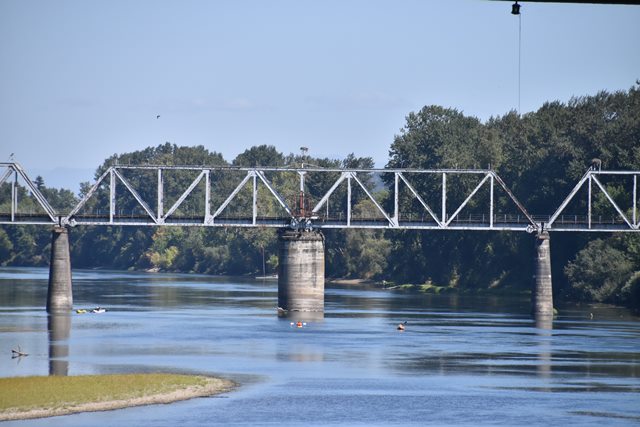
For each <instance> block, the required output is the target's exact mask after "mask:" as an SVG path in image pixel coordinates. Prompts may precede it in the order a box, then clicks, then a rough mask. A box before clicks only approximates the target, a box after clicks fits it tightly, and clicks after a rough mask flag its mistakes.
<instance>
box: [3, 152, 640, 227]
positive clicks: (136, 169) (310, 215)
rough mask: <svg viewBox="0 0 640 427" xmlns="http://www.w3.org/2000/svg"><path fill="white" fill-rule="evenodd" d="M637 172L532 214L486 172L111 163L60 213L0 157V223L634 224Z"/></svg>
mask: <svg viewBox="0 0 640 427" xmlns="http://www.w3.org/2000/svg"><path fill="white" fill-rule="evenodd" d="M638 175H640V172H633V171H599V170H593V169H590V170H588V171H587V172H586V173H585V175H584V176H583V177H582V179H581V180H580V181H579V182H578V183H577V184H576V186H575V187H574V189H573V190H572V191H571V193H570V194H569V195H568V196H567V197H566V199H565V200H564V201H563V202H562V203H561V205H560V206H559V208H558V209H557V210H556V212H554V213H553V214H552V215H545V216H537V215H531V214H529V212H527V210H526V209H525V207H524V206H523V205H522V204H521V203H520V202H519V201H518V199H517V198H516V197H515V195H514V194H513V193H512V192H511V190H510V189H509V188H508V187H507V185H506V184H505V183H504V181H503V180H502V179H501V178H500V177H499V176H498V174H497V173H496V172H495V171H493V170H481V169H435V170H417V169H330V168H317V167H310V168H309V167H305V168H302V167H300V168H289V167H282V168H274V167H254V168H244V167H222V166H202V167H200V166H151V165H149V166H118V165H116V166H111V167H109V168H107V169H106V170H105V171H104V172H103V173H102V174H101V175H100V176H99V178H98V179H97V180H96V182H95V183H94V184H93V185H92V186H91V188H90V189H89V190H88V191H87V192H86V193H85V194H84V196H83V198H82V200H80V202H79V203H77V205H76V206H75V207H73V208H72V209H71V210H70V211H69V212H68V213H66V214H60V213H57V212H56V211H55V210H54V209H53V208H52V207H51V205H50V204H49V202H48V201H47V199H46V198H45V197H44V196H43V195H42V193H41V192H40V191H39V189H38V188H37V186H36V185H35V184H34V183H33V182H32V181H31V180H30V179H29V177H28V176H27V175H26V173H25V172H24V170H23V169H22V167H21V166H20V165H19V164H18V163H0V186H3V187H0V188H5V187H6V185H7V184H8V185H9V186H10V192H11V196H10V203H4V204H3V205H0V224H57V225H62V226H71V227H75V226H78V225H107V226H197V227H277V228H282V227H291V228H307V229H309V228H320V229H323V228H370V229H412V230H420V229H423V230H503V231H526V232H530V233H531V232H539V231H542V230H543V229H544V230H547V231H607V232H611V231H638V230H639V229H640V222H639V220H638V215H637V196H638V194H637V177H638ZM611 177H613V181H611V182H607V181H606V178H611ZM11 178H12V179H11ZM21 186H22V187H21ZM620 187H624V188H625V191H617V190H616V189H618V190H619V188H620ZM629 187H631V188H632V189H631V190H629ZM20 188H23V189H24V190H23V193H24V194H23V195H22V199H25V200H20V197H19V194H20V191H19V190H20ZM381 189H384V191H385V192H386V197H383V198H380V197H379V194H380V191H379V190H381ZM627 193H631V194H632V201H631V202H630V203H629V201H628V200H627V201H623V202H621V201H620V200H619V199H620V197H621V195H622V194H627ZM21 202H22V204H27V205H28V206H29V209H27V210H25V209H24V208H21ZM607 208H608V210H607ZM576 211H578V212H582V214H580V215H577V214H575V212H576ZM603 213H605V214H604V215H603Z"/></svg>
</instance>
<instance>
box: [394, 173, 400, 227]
mask: <svg viewBox="0 0 640 427" xmlns="http://www.w3.org/2000/svg"><path fill="white" fill-rule="evenodd" d="M399 174H400V173H399V172H394V174H393V176H394V183H393V195H394V196H393V222H394V223H395V225H396V227H397V226H398V224H399V223H400V222H399V221H400V212H398V205H399V203H398V198H399V197H400V196H399V194H398V188H399V187H398V181H399V179H400V177H399V176H398V175H399Z"/></svg>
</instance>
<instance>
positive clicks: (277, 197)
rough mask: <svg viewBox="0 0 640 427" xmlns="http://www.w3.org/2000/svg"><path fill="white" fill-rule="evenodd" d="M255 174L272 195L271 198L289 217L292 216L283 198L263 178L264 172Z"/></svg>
mask: <svg viewBox="0 0 640 427" xmlns="http://www.w3.org/2000/svg"><path fill="white" fill-rule="evenodd" d="M256 174H257V175H258V178H260V181H262V182H263V184H264V185H266V187H267V188H268V189H269V191H270V192H271V194H273V197H275V198H276V200H277V201H278V203H280V206H282V207H283V208H284V210H286V211H287V213H288V214H289V215H290V216H293V212H292V211H291V208H289V205H287V203H286V202H285V201H284V198H283V197H282V196H281V195H280V193H278V191H276V189H275V188H273V186H272V185H271V183H270V182H269V180H268V179H267V178H266V177H265V176H264V172H263V171H256Z"/></svg>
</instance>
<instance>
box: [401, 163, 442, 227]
mask: <svg viewBox="0 0 640 427" xmlns="http://www.w3.org/2000/svg"><path fill="white" fill-rule="evenodd" d="M398 176H400V179H402V181H404V183H405V184H406V185H407V188H408V189H409V191H411V192H412V193H413V195H414V196H416V199H418V201H419V202H420V204H421V205H422V206H423V207H424V208H425V209H426V211H427V212H429V215H431V218H433V220H434V221H435V222H436V223H437V224H438V225H439V226H440V227H442V226H443V224H442V222H440V220H439V219H438V217H437V216H436V214H435V213H434V212H433V211H432V210H431V208H430V207H429V205H428V204H427V203H426V202H425V201H424V200H423V199H422V197H421V196H420V194H418V192H417V191H416V189H415V188H414V187H413V185H411V184H410V183H409V181H407V179H406V178H405V177H404V176H403V175H402V173H399V174H398ZM396 192H397V190H396Z"/></svg>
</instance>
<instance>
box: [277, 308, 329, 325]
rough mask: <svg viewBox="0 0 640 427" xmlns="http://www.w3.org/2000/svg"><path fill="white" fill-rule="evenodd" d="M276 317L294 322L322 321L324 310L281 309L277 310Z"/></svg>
mask: <svg viewBox="0 0 640 427" xmlns="http://www.w3.org/2000/svg"><path fill="white" fill-rule="evenodd" d="M278 317H279V318H281V319H286V320H289V321H291V322H294V323H298V322H303V323H305V322H323V321H324V311H283V310H278Z"/></svg>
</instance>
